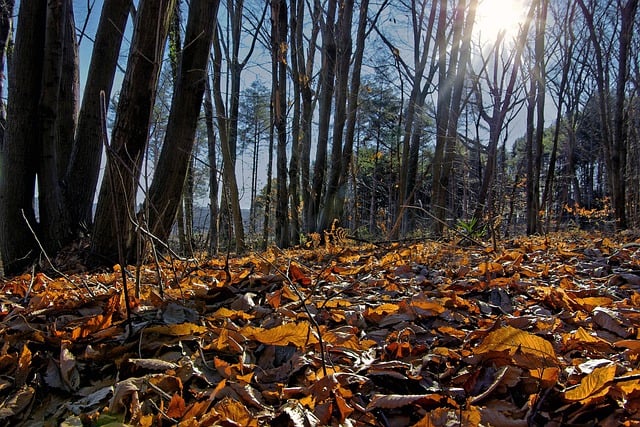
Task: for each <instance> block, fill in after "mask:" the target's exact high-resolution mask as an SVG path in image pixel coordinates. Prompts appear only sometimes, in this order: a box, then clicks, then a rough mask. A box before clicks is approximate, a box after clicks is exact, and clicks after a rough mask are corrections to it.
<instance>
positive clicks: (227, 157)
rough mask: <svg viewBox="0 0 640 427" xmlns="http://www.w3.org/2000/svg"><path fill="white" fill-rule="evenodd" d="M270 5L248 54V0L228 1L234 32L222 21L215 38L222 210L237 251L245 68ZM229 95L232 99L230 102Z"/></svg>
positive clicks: (241, 229) (240, 238)
mask: <svg viewBox="0 0 640 427" xmlns="http://www.w3.org/2000/svg"><path fill="white" fill-rule="evenodd" d="M267 6H268V5H267V4H265V7H264V9H263V11H262V14H261V16H260V17H259V18H257V19H256V21H254V22H253V29H252V31H251V34H252V35H251V38H250V40H249V47H248V49H247V50H246V55H245V56H244V58H243V59H240V48H241V44H242V37H241V36H242V28H243V21H244V15H243V14H244V1H238V2H232V3H228V4H227V13H228V16H229V27H228V28H226V29H227V30H228V32H229V33H230V36H229V38H228V39H224V38H223V34H224V32H223V31H222V27H221V26H220V25H218V31H216V33H215V34H214V40H213V52H214V55H213V85H212V92H213V98H214V106H215V110H216V116H217V122H218V123H217V124H218V131H219V135H220V147H221V151H222V159H223V180H224V183H225V187H224V188H225V191H224V192H223V194H222V200H223V205H222V210H223V212H226V213H227V217H228V218H231V221H232V222H233V232H234V236H235V245H236V250H237V251H242V250H243V249H244V246H245V242H244V225H243V220H242V211H241V209H240V198H239V191H238V183H237V180H236V177H235V173H236V172H235V165H236V150H237V142H238V141H237V140H238V111H239V108H240V107H239V102H240V82H241V76H242V71H243V69H244V68H245V67H246V65H247V63H248V61H249V59H250V58H251V56H252V55H253V52H254V49H255V45H256V41H257V37H258V34H259V33H260V28H261V27H262V23H263V21H264V18H265V15H266V11H267ZM223 61H226V64H227V66H228V74H227V77H228V79H229V87H227V91H226V92H225V93H223V91H222V64H223ZM225 99H227V100H228V101H229V102H228V103H226V102H225ZM230 226H231V224H229V226H228V227H227V228H228V229H230V228H231V227H230Z"/></svg>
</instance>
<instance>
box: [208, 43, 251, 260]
mask: <svg viewBox="0 0 640 427" xmlns="http://www.w3.org/2000/svg"><path fill="white" fill-rule="evenodd" d="M216 39H217V35H216V34H215V33H214V43H213V48H214V60H213V88H212V89H213V98H214V102H215V107H216V115H217V117H218V129H219V131H220V147H221V151H222V162H223V167H222V177H223V181H224V185H225V186H224V192H225V193H224V194H223V195H222V200H226V201H227V202H228V204H229V205H231V206H230V209H228V206H223V207H222V209H224V210H227V212H229V211H230V214H231V219H232V221H233V228H234V236H235V244H236V250H237V251H238V252H241V251H243V250H244V227H243V223H242V211H241V210H240V200H239V194H238V182H237V181H236V175H235V174H236V171H235V167H234V165H235V161H234V155H233V153H232V149H231V145H230V141H229V138H230V135H231V133H230V131H229V127H230V125H231V124H230V120H229V119H228V118H227V115H226V109H225V106H224V100H223V95H222V86H221V79H222V71H221V67H222V50H221V48H220V41H219V40H216ZM229 227H230V224H229ZM229 244H231V242H229Z"/></svg>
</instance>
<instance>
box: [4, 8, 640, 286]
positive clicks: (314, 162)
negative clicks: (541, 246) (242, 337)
mask: <svg viewBox="0 0 640 427" xmlns="http://www.w3.org/2000/svg"><path fill="white" fill-rule="evenodd" d="M490 3H491V1H490V0H458V1H450V0H449V1H447V0H438V1H418V0H406V1H401V2H390V1H387V0H381V1H377V2H370V1H368V0H362V1H358V2H356V1H337V0H327V1H320V0H314V1H308V2H304V1H293V0H292V1H289V2H287V1H284V0H279V1H275V0H274V1H270V2H252V1H249V2H243V1H237V2H232V1H228V2H219V1H210V0H191V1H189V2H186V1H178V0H140V1H137V2H134V1H131V0H104V1H103V2H102V3H101V2H97V1H92V0H89V1H87V2H86V4H85V2H82V1H71V0H57V1H49V2H43V1H33V2H32V1H29V2H19V3H18V5H16V4H15V2H14V0H3V1H2V2H1V7H2V10H1V12H2V17H1V20H0V27H1V28H0V43H1V49H2V53H3V55H2V64H1V65H2V68H3V69H6V70H7V73H6V77H7V78H6V79H4V80H3V81H2V85H3V87H2V88H1V89H2V90H3V91H6V93H7V96H6V98H5V97H3V104H2V110H1V111H0V113H1V118H0V120H1V121H2V127H1V128H0V129H1V132H2V133H1V134H0V143H1V150H0V254H1V259H2V266H3V273H4V274H7V275H10V274H15V273H18V272H20V271H22V270H23V269H24V268H25V266H28V265H30V264H31V263H32V262H33V260H34V259H36V258H37V257H38V256H40V254H42V253H47V254H48V255H49V256H54V255H55V254H56V253H58V252H60V251H61V250H62V249H63V248H68V247H69V246H70V245H72V244H76V245H77V244H78V243H77V242H79V241H83V240H84V241H85V243H84V244H85V245H89V246H90V248H89V252H90V253H91V256H92V258H93V259H94V262H97V263H103V264H107V265H113V264H116V263H118V262H119V263H120V264H124V263H126V262H132V261H133V260H135V259H137V258H140V257H141V256H142V254H143V252H144V251H145V250H147V249H148V248H149V247H150V246H152V247H154V248H156V249H158V250H165V249H167V248H169V247H172V248H174V249H175V250H177V251H178V252H179V253H181V254H189V253H191V254H192V253H194V251H198V250H205V251H208V252H209V253H217V252H218V251H219V250H220V249H224V250H232V251H234V252H236V253H242V252H243V251H244V250H245V249H247V248H249V249H250V248H266V247H268V246H269V245H271V244H275V245H276V246H278V247H280V248H287V247H293V246H296V245H299V244H301V243H302V244H304V243H309V242H310V241H311V239H310V236H311V235H313V233H321V232H323V231H324V230H329V231H330V230H332V228H333V229H338V228H339V229H344V230H347V232H348V234H349V235H351V236H355V237H356V238H360V239H363V240H367V241H380V240H397V239H404V238H416V237H425V236H429V237H436V238H437V237H439V236H443V235H444V234H446V233H448V232H450V231H451V230H460V229H462V230H466V231H467V232H469V233H472V234H473V235H474V236H479V237H483V238H490V237H493V238H501V237H505V236H510V235H518V234H524V233H526V234H538V233H545V232H549V231H554V230H559V229H567V228H571V227H581V228H599V229H607V230H624V229H627V228H633V227H637V226H638V223H639V221H640V211H639V206H640V202H639V196H640V193H639V192H638V189H639V188H640V182H639V180H640V174H639V168H640V161H639V159H638V154H637V153H638V143H639V142H638V129H639V125H640V114H638V98H637V95H638V87H639V85H638V82H639V80H640V63H639V62H638V57H639V51H640V40H639V39H640V37H638V35H637V34H638V31H637V25H638V22H637V21H638V19H639V17H638V13H637V11H638V2H637V1H634V0H629V1H621V0H615V1H614V0H610V1H601V0H598V1H595V0H578V1H571V2H564V1H553V0H532V1H530V2H518V1H514V2H513V8H519V9H518V10H517V13H514V14H512V16H506V17H505V16H502V15H500V13H501V12H500V10H501V9H505V7H507V6H504V7H500V6H498V7H497V8H496V7H495V6H494V7H493V9H491V8H490V6H489V5H490ZM498 3H499V2H498ZM507 3H508V2H507ZM500 4H502V3H500ZM18 6H19V7H18ZM74 9H79V10H80V9H81V10H82V13H77V12H76V11H74ZM88 45H89V48H88V47H87V46H88ZM82 51H84V52H88V51H90V52H91V53H90V55H88V54H87V55H80V52H82ZM81 66H82V67H81ZM202 207H206V209H202ZM246 211H248V212H246ZM194 212H198V213H200V214H202V213H203V212H206V213H204V215H200V216H205V217H206V221H205V223H206V226H204V227H203V226H199V225H197V224H196V223H197V221H198V218H194ZM87 241H88V242H89V243H86V242H87Z"/></svg>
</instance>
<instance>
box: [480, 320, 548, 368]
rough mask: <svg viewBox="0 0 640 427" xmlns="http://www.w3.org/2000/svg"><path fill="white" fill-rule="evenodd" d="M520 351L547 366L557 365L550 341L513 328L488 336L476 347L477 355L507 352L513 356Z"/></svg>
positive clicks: (508, 327)
mask: <svg viewBox="0 0 640 427" xmlns="http://www.w3.org/2000/svg"><path fill="white" fill-rule="evenodd" d="M518 350H519V351H520V352H522V353H523V354H524V355H525V356H530V357H534V358H536V359H538V361H539V362H541V363H543V364H544V365H545V366H550V365H555V364H556V362H557V358H556V353H555V351H554V350H553V346H552V345H551V343H550V342H549V341H547V340H545V339H543V338H540V337H539V336H537V335H534V334H531V333H529V332H525V331H521V330H520V329H516V328H513V327H511V326H505V327H503V328H500V329H498V330H496V331H493V332H491V333H490V334H489V335H487V337H486V338H485V339H484V341H482V343H480V345H479V346H478V347H476V349H475V354H477V355H481V354H484V353H488V352H507V353H508V354H509V355H510V356H513V355H514V354H515V353H516V351H518Z"/></svg>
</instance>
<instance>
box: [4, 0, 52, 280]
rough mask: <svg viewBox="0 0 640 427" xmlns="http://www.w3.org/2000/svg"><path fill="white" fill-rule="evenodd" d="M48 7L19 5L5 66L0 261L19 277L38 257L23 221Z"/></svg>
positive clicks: (31, 216) (31, 181)
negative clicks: (10, 55)
mask: <svg viewBox="0 0 640 427" xmlns="http://www.w3.org/2000/svg"><path fill="white" fill-rule="evenodd" d="M46 13H47V10H46V3H45V2H42V1H23V2H21V3H20V11H19V14H18V28H21V30H20V31H18V32H17V34H16V40H15V49H14V56H13V61H12V62H13V63H12V64H11V66H10V67H9V85H8V88H9V94H8V103H7V132H6V134H5V138H4V140H2V141H0V144H2V145H1V146H0V258H1V260H2V264H3V267H4V268H3V269H4V273H5V274H7V275H8V274H13V273H18V272H20V270H22V269H23V268H24V267H25V266H26V265H28V263H29V262H30V261H31V260H32V259H33V258H35V257H36V255H37V253H36V252H35V248H36V242H35V240H34V238H33V236H32V234H31V232H30V231H29V228H28V227H27V224H26V222H25V220H24V218H23V214H24V216H25V217H26V218H27V220H28V221H29V223H30V224H32V225H35V224H36V220H35V218H36V217H35V213H34V210H33V197H34V191H35V180H36V165H35V163H36V162H34V161H33V159H36V158H37V156H38V152H37V147H38V145H39V142H38V139H39V137H38V134H37V133H36V132H33V126H34V123H38V105H39V100H40V92H41V86H42V67H43V53H44V42H45V41H44V40H45V26H46Z"/></svg>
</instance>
